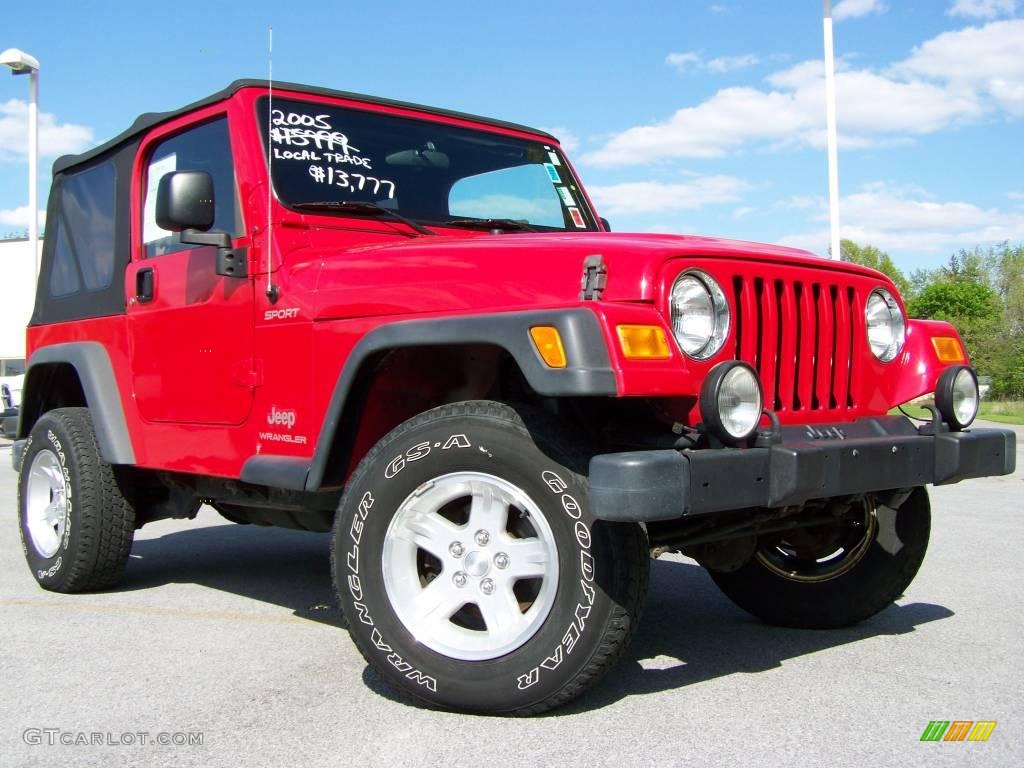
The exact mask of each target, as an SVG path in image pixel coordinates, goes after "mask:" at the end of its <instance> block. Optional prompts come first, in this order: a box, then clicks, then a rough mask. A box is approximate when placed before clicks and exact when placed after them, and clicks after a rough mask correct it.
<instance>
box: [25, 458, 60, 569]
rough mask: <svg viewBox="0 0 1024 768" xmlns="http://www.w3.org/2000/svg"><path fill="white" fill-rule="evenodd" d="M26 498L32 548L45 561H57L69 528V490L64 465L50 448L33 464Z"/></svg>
mask: <svg viewBox="0 0 1024 768" xmlns="http://www.w3.org/2000/svg"><path fill="white" fill-rule="evenodd" d="M25 495H26V499H25V523H26V526H27V528H28V532H29V535H30V536H31V537H32V544H33V546H35V548H36V551H38V552H39V554H40V555H42V556H43V557H53V556H54V555H55V554H57V550H58V549H60V541H61V539H62V538H63V537H64V530H65V528H66V526H67V519H68V487H67V483H66V482H65V480H64V471H63V469H62V468H61V465H60V461H59V460H58V459H57V455H56V454H55V453H54V452H53V451H51V450H50V449H49V448H44V449H43V450H41V451H40V452H39V453H37V454H36V456H35V458H34V459H33V460H32V466H31V467H30V468H29V472H28V488H27V489H26V494H25Z"/></svg>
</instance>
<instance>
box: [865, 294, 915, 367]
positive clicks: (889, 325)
mask: <svg viewBox="0 0 1024 768" xmlns="http://www.w3.org/2000/svg"><path fill="white" fill-rule="evenodd" d="M864 321H865V323H866V324H867V328H868V343H869V344H870V345H871V351H872V353H873V354H874V355H875V357H877V358H878V359H879V360H881V361H882V362H883V363H888V362H889V361H890V360H893V359H895V357H896V355H898V354H899V353H900V350H901V349H903V341H904V339H905V338H906V326H905V323H904V321H903V311H902V310H901V309H900V305H899V304H898V303H897V301H896V299H895V298H894V297H893V295H892V294H891V293H889V292H888V291H887V290H885V288H876V289H875V290H873V291H872V292H871V295H870V296H868V303H867V306H865V307H864Z"/></svg>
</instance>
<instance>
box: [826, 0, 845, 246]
mask: <svg viewBox="0 0 1024 768" xmlns="http://www.w3.org/2000/svg"><path fill="white" fill-rule="evenodd" d="M823 1H824V17H825V18H824V32H825V123H826V129H825V130H826V132H827V133H828V218H829V243H830V245H829V250H830V251H831V252H832V253H831V256H832V258H833V259H834V260H836V261H839V260H840V259H841V258H842V250H841V244H840V241H839V142H838V137H837V136H836V65H835V55H834V53H833V43H832V0H823Z"/></svg>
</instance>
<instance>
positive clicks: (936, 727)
mask: <svg viewBox="0 0 1024 768" xmlns="http://www.w3.org/2000/svg"><path fill="white" fill-rule="evenodd" d="M995 729H996V721H995V720H977V721H975V720H953V721H952V722H950V721H949V720H932V721H931V722H930V723H928V727H927V728H925V729H924V733H922V734H921V741H988V737H989V736H991V735H992V731H994V730H995Z"/></svg>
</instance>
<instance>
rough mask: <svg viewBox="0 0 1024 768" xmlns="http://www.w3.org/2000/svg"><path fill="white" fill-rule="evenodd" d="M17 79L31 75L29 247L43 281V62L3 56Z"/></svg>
mask: <svg viewBox="0 0 1024 768" xmlns="http://www.w3.org/2000/svg"><path fill="white" fill-rule="evenodd" d="M0 64H4V65H6V66H8V67H10V69H11V74H13V75H28V78H29V79H28V94H29V98H28V244H29V248H30V249H31V251H32V261H33V262H34V263H35V265H36V278H37V279H38V278H39V188H38V178H39V62H38V61H37V60H36V59H35V57H33V56H29V55H28V54H27V53H25V52H24V51H19V50H18V49H17V48H8V49H7V50H6V51H4V52H2V53H0Z"/></svg>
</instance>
